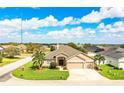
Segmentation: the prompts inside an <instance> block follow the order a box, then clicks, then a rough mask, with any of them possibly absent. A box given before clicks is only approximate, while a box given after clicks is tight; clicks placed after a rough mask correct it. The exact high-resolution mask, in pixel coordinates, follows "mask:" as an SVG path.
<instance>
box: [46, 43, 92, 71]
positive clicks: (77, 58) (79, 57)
mask: <svg viewBox="0 0 124 93" xmlns="http://www.w3.org/2000/svg"><path fill="white" fill-rule="evenodd" d="M51 61H55V62H56V63H57V65H58V66H65V65H66V66H67V68H70V69H72V68H75V69H79V68H93V67H94V60H93V59H92V58H90V57H89V56H87V55H86V54H84V53H82V52H81V51H79V50H76V49H74V48H72V47H70V46H68V45H57V49H56V50H54V51H52V52H50V53H49V54H48V55H47V57H46V62H44V63H45V65H47V66H48V65H50V62H51Z"/></svg>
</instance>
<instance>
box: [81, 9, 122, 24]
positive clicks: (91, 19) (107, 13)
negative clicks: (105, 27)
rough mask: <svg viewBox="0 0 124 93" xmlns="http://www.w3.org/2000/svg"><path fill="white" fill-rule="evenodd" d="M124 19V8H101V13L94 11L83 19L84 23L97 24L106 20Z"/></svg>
mask: <svg viewBox="0 0 124 93" xmlns="http://www.w3.org/2000/svg"><path fill="white" fill-rule="evenodd" d="M115 17H120V18H121V17H124V8H115V7H113V8H106V7H104V8H100V11H94V10H93V11H92V12H91V13H89V14H88V15H86V16H83V17H82V18H81V21H82V22H87V23H97V22H100V21H101V20H102V19H105V18H115Z"/></svg>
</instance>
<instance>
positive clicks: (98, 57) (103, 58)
mask: <svg viewBox="0 0 124 93" xmlns="http://www.w3.org/2000/svg"><path fill="white" fill-rule="evenodd" d="M94 61H95V62H96V61H98V62H99V64H100V63H101V61H103V62H104V61H105V57H104V56H102V55H100V54H98V55H95V56H94Z"/></svg>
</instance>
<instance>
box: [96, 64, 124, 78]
mask: <svg viewBox="0 0 124 93" xmlns="http://www.w3.org/2000/svg"><path fill="white" fill-rule="evenodd" d="M99 67H100V69H101V70H100V71H98V72H99V73H100V74H101V75H103V76H105V77H107V78H109V79H112V80H124V70H119V69H115V67H113V66H110V65H100V66H99Z"/></svg>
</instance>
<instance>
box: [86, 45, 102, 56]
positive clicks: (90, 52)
mask: <svg viewBox="0 0 124 93" xmlns="http://www.w3.org/2000/svg"><path fill="white" fill-rule="evenodd" d="M85 49H86V50H88V56H95V55H96V54H97V53H98V52H101V51H104V49H102V48H99V47H97V46H88V47H86V48H85Z"/></svg>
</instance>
